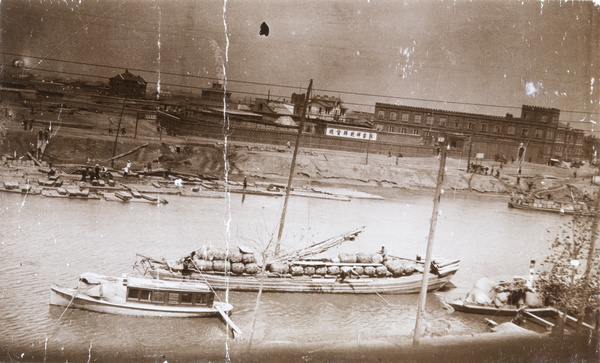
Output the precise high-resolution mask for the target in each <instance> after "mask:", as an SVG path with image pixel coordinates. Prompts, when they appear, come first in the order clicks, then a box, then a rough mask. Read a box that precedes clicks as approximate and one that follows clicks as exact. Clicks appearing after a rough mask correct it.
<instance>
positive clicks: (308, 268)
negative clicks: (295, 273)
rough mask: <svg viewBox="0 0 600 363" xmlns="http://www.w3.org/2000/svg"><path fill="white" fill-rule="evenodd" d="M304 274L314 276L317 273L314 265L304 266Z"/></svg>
mask: <svg viewBox="0 0 600 363" xmlns="http://www.w3.org/2000/svg"><path fill="white" fill-rule="evenodd" d="M304 274H305V275H307V276H312V275H314V274H315V268H314V267H313V266H306V267H305V268H304Z"/></svg>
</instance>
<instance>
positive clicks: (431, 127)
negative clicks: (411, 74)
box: [373, 103, 584, 163]
mask: <svg viewBox="0 0 600 363" xmlns="http://www.w3.org/2000/svg"><path fill="white" fill-rule="evenodd" d="M374 113H375V115H374V121H373V124H374V127H375V129H376V130H378V131H379V132H380V133H381V132H384V133H389V134H397V135H403V134H409V135H415V136H416V135H419V136H421V137H422V139H423V142H424V144H433V143H435V140H437V137H438V136H441V135H447V136H449V137H450V140H451V142H452V143H453V144H452V146H453V147H454V148H458V149H460V148H462V153H463V154H464V155H465V156H466V155H469V151H470V153H471V154H470V156H471V157H476V156H477V154H479V155H481V154H484V158H486V159H492V158H495V157H496V156H497V155H498V156H504V157H506V158H507V159H509V160H510V159H512V158H514V159H517V158H518V156H519V149H520V148H521V147H523V148H524V152H525V153H524V160H525V161H531V162H534V163H548V162H550V161H551V160H565V161H570V160H581V159H584V131H583V130H579V129H575V128H571V127H569V125H563V124H561V123H559V121H558V118H559V115H560V110H558V109H555V108H545V107H536V106H526V105H523V106H522V108H521V117H519V118H517V117H513V115H511V114H506V116H504V117H499V116H490V115H479V114H472V113H463V112H454V111H446V110H437V109H429V108H420V107H410V106H402V105H395V104H388V103H376V104H375V112H374ZM453 136H454V137H453Z"/></svg>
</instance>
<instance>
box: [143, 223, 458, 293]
mask: <svg viewBox="0 0 600 363" xmlns="http://www.w3.org/2000/svg"><path fill="white" fill-rule="evenodd" d="M363 230H364V227H362V228H358V229H356V230H353V231H350V232H348V233H345V234H342V235H340V236H337V237H333V238H330V239H328V240H325V241H322V242H318V243H315V244H313V245H312V246H310V247H307V248H306V249H301V250H297V251H294V252H292V253H289V254H284V255H282V256H280V257H277V258H270V259H268V260H267V262H266V267H265V269H264V270H265V271H264V272H263V268H262V266H259V265H258V264H256V263H252V262H251V263H250V264H253V265H254V266H253V267H254V269H253V271H249V270H248V269H247V268H245V267H244V265H243V264H242V266H241V269H238V270H236V269H235V268H234V263H230V262H229V261H221V260H215V262H214V264H215V265H214V266H215V267H216V264H217V262H218V263H219V265H220V266H227V267H226V268H224V267H223V268H221V269H220V271H215V270H214V269H212V268H210V269H209V268H206V265H211V263H213V262H212V261H207V260H201V259H198V256H199V255H200V253H195V252H194V253H192V254H191V255H190V256H186V258H183V259H180V260H177V261H165V260H157V259H153V258H151V257H146V256H142V255H139V254H138V261H137V262H136V263H137V264H138V265H137V266H138V267H141V268H142V270H141V272H142V273H143V274H148V275H150V276H152V277H154V278H157V279H186V280H199V281H204V282H206V283H208V284H210V285H211V286H212V287H213V288H214V289H215V290H226V289H229V290H230V291H259V289H260V288H261V284H262V291H268V292H302V293H332V294H374V293H377V294H412V293H418V292H419V291H420V289H421V283H422V279H423V263H422V262H421V261H417V260H409V259H401V258H398V257H393V256H387V260H386V262H385V265H384V263H382V262H383V261H382V260H379V261H377V262H365V263H361V262H356V261H353V262H342V261H334V260H330V259H319V260H315V259H310V258H307V256H311V255H314V254H317V253H321V252H323V251H325V250H327V249H329V248H331V247H333V246H337V245H339V244H341V243H343V242H345V241H348V240H352V239H354V238H355V237H356V235H357V234H359V233H361V232H362V231H363ZM240 251H241V252H242V256H246V255H248V254H249V253H247V252H248V251H244V248H243V247H242V248H240ZM381 258H382V259H383V257H381ZM244 259H245V257H244ZM231 261H233V260H231ZM391 261H396V262H395V263H397V264H399V263H400V262H398V261H404V262H405V263H407V264H408V265H410V266H408V265H406V266H400V267H399V270H394V273H391V271H390V270H388V269H389V268H390V267H389V266H392V263H391ZM254 262H255V261H254ZM275 265H279V266H285V268H284V270H279V271H274V269H271V268H272V267H273V266H275ZM246 266H247V265H246ZM459 266H460V261H459V260H453V261H445V260H436V261H435V262H434V263H433V267H432V270H431V271H429V272H428V273H429V282H428V287H427V289H428V291H433V290H437V289H440V288H442V287H443V286H444V285H445V284H446V283H447V282H448V281H450V279H451V278H452V276H454V274H455V273H456V272H457V271H458V268H459ZM369 267H370V268H371V270H370V272H373V271H375V270H376V271H377V273H376V274H375V273H369V274H367V270H368V268H369ZM319 269H320V270H321V271H327V272H323V273H319ZM309 271H310V272H309Z"/></svg>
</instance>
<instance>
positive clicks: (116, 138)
mask: <svg viewBox="0 0 600 363" xmlns="http://www.w3.org/2000/svg"><path fill="white" fill-rule="evenodd" d="M125 101H127V99H126V98H123V107H122V108H121V116H120V117H119V125H118V126H117V132H116V135H115V144H114V145H113V152H112V156H113V157H114V156H115V153H116V152H117V140H119V132H120V131H121V120H122V119H123V112H124V111H125ZM110 167H111V168H114V167H115V159H112V160H111V161H110Z"/></svg>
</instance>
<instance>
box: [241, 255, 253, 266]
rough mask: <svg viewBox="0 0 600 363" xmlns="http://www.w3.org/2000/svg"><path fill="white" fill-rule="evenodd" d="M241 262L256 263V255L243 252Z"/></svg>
mask: <svg viewBox="0 0 600 363" xmlns="http://www.w3.org/2000/svg"><path fill="white" fill-rule="evenodd" d="M242 262H243V263H244V264H247V263H256V256H254V253H243V254H242Z"/></svg>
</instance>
